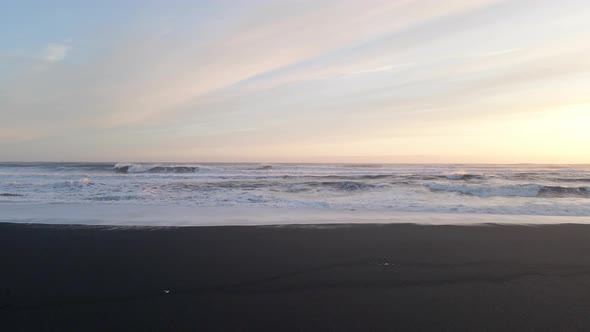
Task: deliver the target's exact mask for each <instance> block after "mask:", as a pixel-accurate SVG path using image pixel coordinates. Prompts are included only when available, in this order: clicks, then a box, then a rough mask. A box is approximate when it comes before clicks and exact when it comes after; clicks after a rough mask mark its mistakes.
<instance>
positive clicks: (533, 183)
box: [0, 163, 590, 225]
mask: <svg viewBox="0 0 590 332" xmlns="http://www.w3.org/2000/svg"><path fill="white" fill-rule="evenodd" d="M244 211H245V212H244ZM260 211H265V213H261V212H260ZM303 212H305V213H304V214H303V215H302V214H301V213H303ZM220 214H221V216H220ZM248 214H249V215H250V217H247V215H248ZM351 214H352V215H356V216H360V215H361V214H362V215H363V216H369V217H366V219H368V220H371V218H373V219H375V218H377V217H375V216H380V217H379V218H384V219H387V218H388V216H389V218H392V216H394V215H395V216H400V215H402V216H405V217H404V218H406V219H407V218H409V217H408V216H416V215H418V214H422V215H429V216H434V215H436V216H438V217H437V218H442V219H444V220H446V219H448V218H450V217H449V216H450V215H452V216H454V217H453V218H452V219H454V220H456V219H460V218H461V216H462V215H464V216H470V217H469V218H473V216H474V215H477V216H479V217H482V216H487V217H484V219H483V220H487V221H489V220H492V219H493V218H494V216H503V217H504V218H505V217H510V218H509V219H508V220H512V221H514V220H519V219H518V218H517V217H519V218H520V217H527V216H528V217H529V219H530V218H531V217H534V216H552V217H584V219H585V217H590V165H401V164H395V165H392V164H381V165H376V164H369V165H358V164H247V163H234V164H230V163H227V164H222V163H190V164H189V163H0V221H23V222H44V221H45V222H59V221H60V220H61V221H64V220H67V221H68V222H72V223H101V222H103V223H109V222H111V223H112V222H115V221H117V220H131V221H133V222H132V224H142V223H146V224H157V225H160V224H182V225H190V224H203V220H204V219H207V218H208V219H209V220H216V221H215V224H224V220H230V219H232V218H233V220H235V218H236V215H237V216H244V219H248V218H250V219H253V218H254V219H259V220H260V218H262V217H261V215H265V216H266V217H264V218H266V219H265V220H267V221H266V223H270V222H272V220H276V222H277V223H282V222H286V223H288V222H297V221H296V220H295V219H289V217H288V216H293V215H299V216H302V217H300V218H299V219H306V220H309V219H310V218H311V219H313V218H312V217H311V216H313V215H324V216H328V215H329V216H332V217H331V218H332V219H338V220H344V219H346V218H344V219H343V217H344V216H350V215H351ZM179 215H181V216H182V217H180V216H179ZM273 216H274V219H273ZM359 218H360V217H358V218H357V219H359ZM379 218H377V219H379ZM404 218H401V219H404ZM465 218H467V217H465ZM465 218H464V219H465ZM250 219H249V220H250ZM328 219H330V218H328ZM361 219H362V218H361ZM410 219H411V218H410ZM418 219H420V218H418ZM170 220H172V221H170ZM567 220H570V219H567ZM250 221H251V222H250V223H253V224H257V222H256V221H253V222H252V220H250ZM344 222H345V221H344ZM205 223H206V224H210V223H211V222H209V223H207V222H205ZM261 223H263V222H261ZM310 223H311V221H310Z"/></svg>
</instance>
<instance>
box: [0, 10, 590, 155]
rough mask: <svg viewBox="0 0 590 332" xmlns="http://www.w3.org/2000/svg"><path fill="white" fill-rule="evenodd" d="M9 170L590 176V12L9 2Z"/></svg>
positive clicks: (1, 30)
mask: <svg viewBox="0 0 590 332" xmlns="http://www.w3.org/2000/svg"><path fill="white" fill-rule="evenodd" d="M0 5H1V8H2V10H0V160H2V161H114V162H117V161H179V162H180V161H183V162H190V161H193V162H199V161H201V162H203V161H219V162H232V161H235V162H239V161H242V162H351V163H372V162H375V163H590V42H588V41H590V2H589V1H587V0H561V1H554V0H530V1H529V0H509V1H497V0H442V1H441V0H338V1H335V0H334V1H332V0H322V1H317V0H302V1H299V0H298V1H295V0H273V1H256V0H249V1H241V0H231V1H229V0H228V1H226V0H215V1H213V0H212V1H174V0H172V1H144V0H142V1H133V0H128V1H112V0H105V1H77V0H76V1H59V0H57V1H27V0H23V1H16V0H15V1H8V0H0Z"/></svg>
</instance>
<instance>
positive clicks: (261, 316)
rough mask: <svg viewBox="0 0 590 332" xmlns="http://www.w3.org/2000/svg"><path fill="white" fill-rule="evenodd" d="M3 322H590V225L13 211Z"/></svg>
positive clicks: (279, 327)
mask: <svg viewBox="0 0 590 332" xmlns="http://www.w3.org/2000/svg"><path fill="white" fill-rule="evenodd" d="M0 263H1V266H2V268H1V269H0V322H1V324H2V326H3V327H2V328H0V330H2V331H395V330H397V331H587V330H590V314H588V313H590V226H587V225H554V226H552V225H545V226H499V225H487V226H417V225H409V224H406V225H403V224H398V225H348V226H322V227H313V226H284V227H183V228H173V227H170V228H144V227H127V228H123V227H104V226H60V225H25V224H10V223H5V224H0Z"/></svg>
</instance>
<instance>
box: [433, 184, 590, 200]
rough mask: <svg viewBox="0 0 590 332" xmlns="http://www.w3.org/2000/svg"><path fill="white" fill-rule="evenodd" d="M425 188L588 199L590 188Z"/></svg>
mask: <svg viewBox="0 0 590 332" xmlns="http://www.w3.org/2000/svg"><path fill="white" fill-rule="evenodd" d="M425 187H427V188H428V189H430V190H431V191H434V192H437V191H438V192H455V193H459V194H463V195H471V196H479V197H494V196H503V197H590V187H560V186H544V185H539V184H514V185H498V186H493V185H463V184H462V185H455V184H440V183H429V184H425Z"/></svg>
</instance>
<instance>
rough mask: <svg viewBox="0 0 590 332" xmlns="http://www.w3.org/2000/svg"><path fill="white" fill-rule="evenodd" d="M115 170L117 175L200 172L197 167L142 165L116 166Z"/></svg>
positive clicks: (120, 164)
mask: <svg viewBox="0 0 590 332" xmlns="http://www.w3.org/2000/svg"><path fill="white" fill-rule="evenodd" d="M114 170H115V172H117V173H125V174H126V173H156V174H158V173H195V172H197V171H199V167H197V166H175V165H170V166H161V165H140V164H122V163H119V164H116V165H115V166H114Z"/></svg>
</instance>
